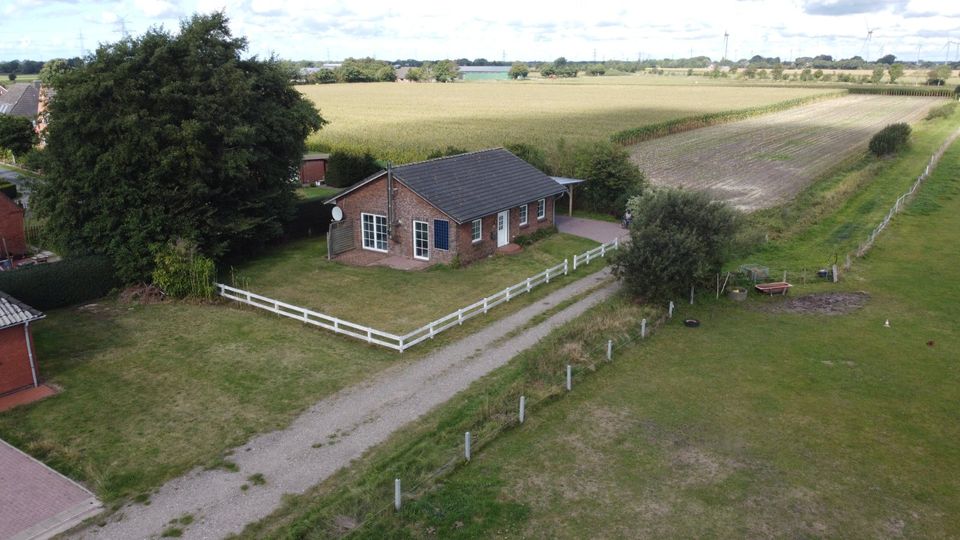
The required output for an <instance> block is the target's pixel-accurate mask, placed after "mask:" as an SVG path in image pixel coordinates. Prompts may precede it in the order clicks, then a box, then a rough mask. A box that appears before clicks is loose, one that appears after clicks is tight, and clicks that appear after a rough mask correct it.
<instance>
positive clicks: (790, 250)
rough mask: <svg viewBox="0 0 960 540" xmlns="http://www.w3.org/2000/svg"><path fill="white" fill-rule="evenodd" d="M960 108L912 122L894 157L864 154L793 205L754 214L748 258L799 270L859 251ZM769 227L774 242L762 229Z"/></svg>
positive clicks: (952, 125)
mask: <svg viewBox="0 0 960 540" xmlns="http://www.w3.org/2000/svg"><path fill="white" fill-rule="evenodd" d="M958 121H960V111H957V112H955V113H954V114H953V115H952V116H950V117H949V118H941V119H935V120H932V121H931V120H924V121H920V122H917V123H916V124H915V125H914V131H913V135H912V136H911V143H910V147H909V148H908V149H907V150H905V151H904V152H902V153H901V154H900V155H898V156H895V157H892V158H883V159H877V158H873V157H862V158H861V159H859V160H852V161H850V162H848V163H847V164H846V165H844V166H842V167H841V168H840V170H839V171H838V172H834V173H831V174H830V175H828V176H827V177H826V178H824V179H823V180H821V181H819V182H816V183H814V184H813V185H811V186H810V187H809V188H807V189H806V190H804V191H803V192H802V193H801V194H800V195H799V196H798V197H797V198H796V199H795V200H794V201H793V202H792V203H789V204H787V205H785V206H782V207H778V208H774V209H770V210H764V211H760V212H757V213H755V214H753V215H752V216H751V218H750V219H751V222H752V227H753V230H754V231H755V232H756V233H757V236H759V238H758V248H757V250H756V251H755V252H754V253H752V254H751V255H750V256H749V260H750V262H757V263H760V264H766V265H768V266H771V268H772V267H774V266H775V267H776V268H779V269H781V270H782V269H788V270H791V271H800V270H801V269H803V268H807V269H814V270H815V269H817V268H820V267H823V266H828V265H830V264H832V263H833V261H834V259H835V258H838V259H839V261H840V263H841V264H842V263H843V259H844V257H845V255H846V254H847V253H849V252H853V251H855V250H856V248H857V246H858V245H859V244H860V243H861V242H863V241H865V240H866V237H867V235H869V234H870V231H872V230H873V228H874V227H875V226H876V225H877V224H879V223H880V221H881V220H882V219H883V217H884V216H885V215H886V213H887V212H888V211H889V210H890V207H891V206H893V203H894V202H895V201H896V199H897V197H899V196H900V195H901V194H903V193H904V192H906V191H907V190H908V189H909V188H910V185H911V184H912V183H913V182H914V181H915V180H916V179H917V176H919V175H920V173H922V172H923V170H924V168H925V167H926V165H927V163H928V162H929V160H930V157H931V156H932V155H933V153H934V152H936V151H937V149H938V148H939V147H940V145H941V144H943V141H944V140H945V139H946V138H947V137H948V136H949V135H950V134H951V133H952V132H953V131H955V130H956V129H957V124H958ZM768 230H769V231H771V236H770V242H769V243H765V244H764V243H763V233H764V232H765V231H768Z"/></svg>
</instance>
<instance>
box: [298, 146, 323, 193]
mask: <svg viewBox="0 0 960 540" xmlns="http://www.w3.org/2000/svg"><path fill="white" fill-rule="evenodd" d="M329 161H330V154H319V153H314V154H304V155H303V159H302V160H301V161H300V184H301V185H304V186H312V185H313V184H314V183H315V182H323V181H324V180H325V179H326V178H327V162H329Z"/></svg>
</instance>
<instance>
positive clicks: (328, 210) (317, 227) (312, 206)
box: [283, 199, 334, 240]
mask: <svg viewBox="0 0 960 540" xmlns="http://www.w3.org/2000/svg"><path fill="white" fill-rule="evenodd" d="M333 207H334V205H333V204H328V203H326V202H324V200H323V199H304V200H301V201H297V205H296V211H295V214H294V217H293V219H292V220H290V221H288V222H287V223H286V224H285V225H284V226H283V236H284V239H286V240H293V239H295V238H304V237H307V236H319V235H323V234H327V230H328V229H330V220H331V219H333V214H332V211H333Z"/></svg>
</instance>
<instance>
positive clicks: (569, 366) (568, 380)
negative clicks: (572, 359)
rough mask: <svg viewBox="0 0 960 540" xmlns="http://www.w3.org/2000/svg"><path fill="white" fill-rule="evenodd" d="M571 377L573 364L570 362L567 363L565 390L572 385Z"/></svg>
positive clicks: (568, 389)
mask: <svg viewBox="0 0 960 540" xmlns="http://www.w3.org/2000/svg"><path fill="white" fill-rule="evenodd" d="M572 379H573V366H571V365H570V364H567V392H569V391H570V389H571V388H572V387H573V386H572V383H573V381H572Z"/></svg>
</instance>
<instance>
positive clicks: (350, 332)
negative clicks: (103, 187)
mask: <svg viewBox="0 0 960 540" xmlns="http://www.w3.org/2000/svg"><path fill="white" fill-rule="evenodd" d="M619 247H620V242H619V239H616V240H614V241H613V242H610V243H609V244H601V245H600V246H597V247H596V248H594V249H591V250H589V251H587V252H585V253H582V254H579V255H574V256H573V270H576V269H577V267H578V265H583V264H589V263H590V261H591V260H593V259H596V258H599V257H605V256H606V254H607V252H608V251H610V250H615V249H619ZM570 271H571V270H570V264H569V259H564V260H563V262H562V263H560V264H558V265H556V266H552V267H550V268H547V269H546V270H544V271H543V272H540V273H539V274H537V275H535V276H530V277H528V278H526V279H524V280H523V281H521V282H519V283H516V284H514V285H511V286H509V287H507V288H505V289H503V290H501V291H499V292H497V293H494V294H492V295H490V296H487V297H484V298H482V299H480V300H478V301H477V302H474V303H472V304H470V305H469V306H465V307H462V308H460V309H458V310H456V311H454V312H452V313H449V314H447V315H444V316H443V317H440V318H439V319H437V320H435V321H431V322H429V323H427V324H425V325H423V326H421V327H420V328H417V329H416V330H413V331H412V332H408V333H406V334H404V335H402V336H398V335H396V334H391V333H390V332H384V331H382V330H377V329H376V328H371V327H369V326H364V325H362V324H357V323H353V322H350V321H347V320H344V319H341V318H338V317H333V316H331V315H327V314H324V313H320V312H317V311H313V310H310V309H307V308H303V307H299V306H294V305H292V304H288V303H286V302H281V301H279V300H274V299H273V298H267V297H266V296H262V295H259V294H256V293H252V292H250V291H245V290H243V289H238V288H236V287H231V286H229V285H224V284H223V283H217V284H216V287H217V294H219V295H220V296H222V297H223V298H226V299H228V300H234V301H236V302H240V303H242V304H247V305H249V306H253V307H255V308H259V309H263V310H266V311H269V312H271V313H276V314H277V315H280V316H282V317H288V318H290V319H294V320H297V321H300V322H303V323H306V324H310V325H313V326H317V327H320V328H323V329H325V330H330V331H331V332H336V333H337V334H342V335H345V336H350V337H352V338H356V339H359V340H362V341H366V342H367V343H371V344H374V345H380V346H382V347H387V348H389V349H393V350H396V351H400V352H403V351H405V350H407V349H409V348H410V347H413V346H414V345H417V344H418V343H422V342H424V341H426V340H428V339H432V338H433V337H434V336H436V335H437V334H439V333H441V332H443V331H445V330H449V329H450V328H453V327H454V326H460V325H462V324H463V322H464V321H466V320H469V319H471V318H473V317H476V316H477V315H482V314H484V313H487V312H488V311H490V310H491V309H492V308H494V307H496V306H499V305H500V304H502V303H504V302H509V301H510V300H511V299H512V298H516V297H517V296H520V295H522V294H524V293H528V292H530V291H532V290H533V289H534V288H536V287H537V286H539V285H544V284H547V283H550V280H552V279H556V278H558V277H560V276H565V275H567V274H568V273H570Z"/></svg>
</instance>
